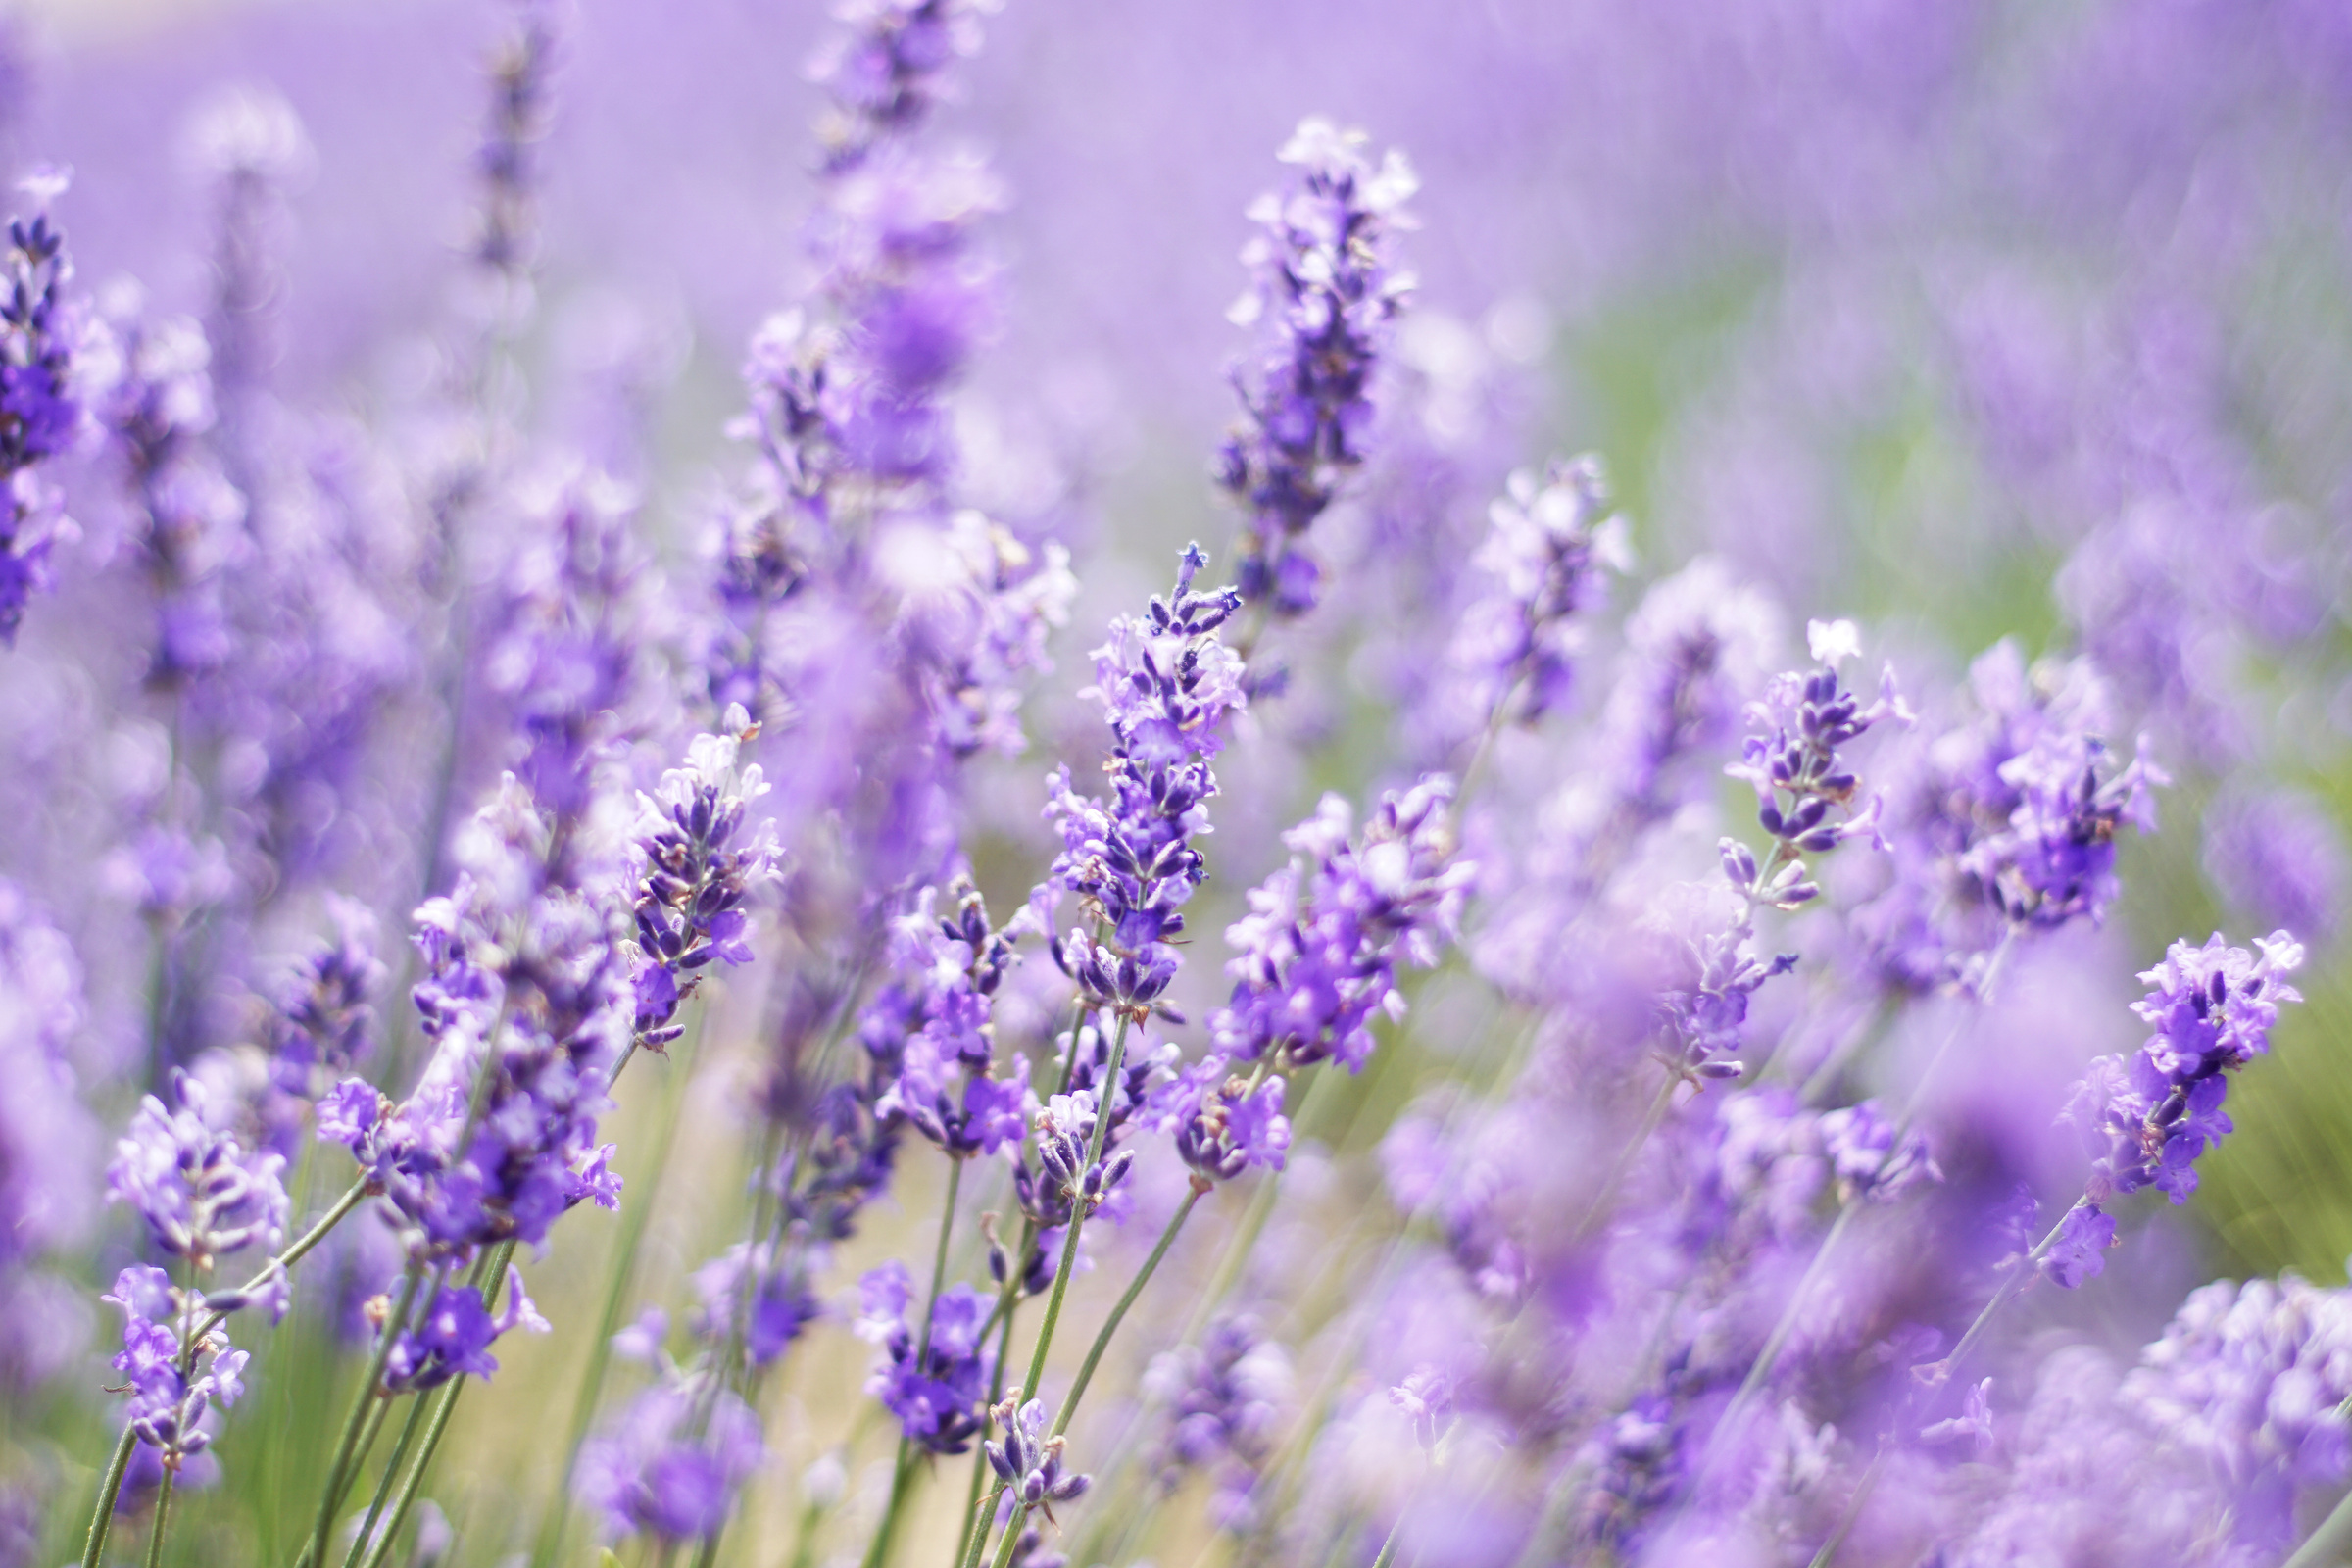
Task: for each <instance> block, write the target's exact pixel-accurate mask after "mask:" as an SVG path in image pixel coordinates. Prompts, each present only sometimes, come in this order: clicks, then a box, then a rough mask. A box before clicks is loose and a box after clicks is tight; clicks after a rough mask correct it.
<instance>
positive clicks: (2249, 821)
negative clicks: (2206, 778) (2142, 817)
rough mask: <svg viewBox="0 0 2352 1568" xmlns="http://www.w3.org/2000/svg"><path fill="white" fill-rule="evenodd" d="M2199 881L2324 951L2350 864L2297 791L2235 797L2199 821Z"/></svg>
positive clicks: (2332, 828) (2324, 819) (2313, 805)
mask: <svg viewBox="0 0 2352 1568" xmlns="http://www.w3.org/2000/svg"><path fill="white" fill-rule="evenodd" d="M2204 830H2205V874H2206V875H2207V876H2208V877H2210V878H2212V879H2213V883H2214V885H2215V886H2216V887H2217V888H2219V889H2220V890H2221V893H2222V896H2223V897H2224V898H2226V899H2228V900H2229V903H2230V904H2231V906H2233V907H2236V908H2239V909H2243V910H2246V911H2248V912H2249V913H2251V914H2253V915H2254V916H2255V917H2256V918H2257V919H2259V920H2261V921H2262V922H2263V923H2264V924H2266V925H2282V926H2284V927H2286V928H2287V929H2288V930H2289V931H2294V932H2299V933H2300V934H2301V935H2302V938H2303V940H2304V941H2305V942H2308V943H2309V944H2311V945H2312V946H2313V947H2315V948H2323V949H2324V948H2326V947H2327V945H2328V943H2330V942H2331V941H2333V940H2334V937H2335V934H2336V932H2337V931H2338V930H2339V929H2340V928H2341V926H2342V921H2343V909H2344V892H2345V888H2346V886H2347V881H2348V879H2352V857H2347V855H2346V854H2345V849H2344V840H2343V835H2342V834H2341V833H2340V832H2339V831H2338V830H2337V828H2336V825H2335V822H2334V821H2333V819H2332V818H2331V817H2330V816H2329V815H2328V814H2327V810H2326V809H2324V808H2323V807H2322V806H2321V805H2320V803H2319V802H2317V801H2315V800H2313V799H2312V798H2311V797H2310V796H2308V795H2306V794H2304V793H2302V792H2301V791H2299V790H2286V789H2274V790H2263V791H2239V792H2236V793H2233V794H2231V795H2230V796H2229V797H2226V798H2225V799H2224V800H2222V801H2220V802H2218V803H2216V805H2215V806H2214V807H2213V809H2210V810H2209V811H2207V812H2206V815H2205V823H2204Z"/></svg>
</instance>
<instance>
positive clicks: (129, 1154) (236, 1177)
mask: <svg viewBox="0 0 2352 1568" xmlns="http://www.w3.org/2000/svg"><path fill="white" fill-rule="evenodd" d="M172 1098H173V1099H174V1100H176V1101H177V1102H178V1106H177V1108H176V1109H174V1108H172V1107H170V1106H167V1105H166V1104H165V1103H164V1102H163V1101H162V1100H161V1099H159V1098H157V1097H156V1096H154V1095H149V1096H148V1097H147V1098H146V1099H145V1100H143V1101H141V1102H140V1103H139V1109H138V1113H137V1114H136V1115H134V1116H133V1117H132V1118H131V1121H130V1127H129V1129H128V1131H126V1132H125V1133H124V1134H123V1138H122V1139H121V1141H120V1142H118V1143H117V1144H116V1145H115V1158H114V1162H113V1163H112V1164H110V1165H108V1166H107V1168H106V1191H107V1196H108V1197H109V1198H111V1199H113V1200H114V1201H116V1202H119V1203H127V1204H129V1205H130V1206H131V1207H132V1208H133V1209H135V1210H137V1212H138V1215H139V1218H140V1219H141V1220H143V1221H145V1222H146V1226H147V1234H148V1237H149V1238H150V1239H151V1240H152V1241H153V1242H154V1243H155V1245H156V1247H157V1248H158V1249H159V1250H162V1251H164V1252H165V1253H167V1254H169V1255H170V1256H172V1257H178V1258H184V1259H186V1260H187V1261H188V1262H189V1263H190V1264H191V1265H192V1266H194V1267H195V1268H197V1269H199V1270H210V1269H211V1268H212V1267H213V1266H214V1265H215V1264H216V1263H217V1262H218V1261H219V1260H220V1259H221V1258H222V1257H225V1256H227V1255H228V1254H229V1253H231V1252H238V1251H242V1250H245V1249H246V1248H248V1247H251V1246H254V1245H255V1244H256V1243H259V1244H260V1245H261V1246H262V1247H264V1248H273V1247H275V1246H276V1245H277V1244H278V1242H279V1241H280V1240H281V1239H282V1238H283V1237H284V1235H285V1229H286V1213H287V1209H288V1207H289V1203H288V1200H287V1198H286V1188H285V1182H284V1179H283V1172H284V1169H285V1159H284V1156H282V1155H279V1154H275V1153H256V1152H249V1151H247V1150H246V1149H245V1148H244V1147H243V1146H242V1145H240V1144H239V1142H238V1141H237V1139H236V1138H235V1137H234V1136H232V1135H231V1134H229V1133H226V1132H222V1131H221V1130H219V1129H217V1128H215V1127H214V1126H213V1125H212V1124H211V1122H210V1121H209V1120H208V1119H207V1112H208V1111H209V1110H211V1109H212V1108H213V1104H212V1100H211V1096H210V1093H209V1091H208V1090H207V1089H206V1088H205V1086H204V1084H203V1083H202V1082H201V1081H200V1080H198V1079H196V1078H193V1077H188V1076H185V1075H183V1076H181V1077H180V1078H178V1079H177V1080H176V1081H175V1082H174V1084H173V1086H172Z"/></svg>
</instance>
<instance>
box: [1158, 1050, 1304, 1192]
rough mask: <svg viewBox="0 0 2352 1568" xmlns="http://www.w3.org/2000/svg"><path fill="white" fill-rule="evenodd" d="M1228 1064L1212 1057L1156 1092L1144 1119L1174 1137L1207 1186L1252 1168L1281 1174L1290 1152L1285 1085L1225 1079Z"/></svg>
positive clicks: (1272, 1080) (1228, 1060)
mask: <svg viewBox="0 0 2352 1568" xmlns="http://www.w3.org/2000/svg"><path fill="white" fill-rule="evenodd" d="M1231 1067H1232V1060H1231V1058H1229V1057H1227V1056H1223V1055H1211V1056H1208V1057H1207V1058H1205V1059H1204V1060H1201V1061H1200V1062H1196V1063H1195V1064H1193V1065H1192V1066H1190V1067H1186V1068H1184V1069H1182V1070H1181V1071H1179V1072H1178V1073H1177V1074H1176V1076H1175V1077H1173V1078H1172V1079H1170V1080H1169V1081H1168V1082H1167V1083H1165V1084H1163V1085H1161V1086H1160V1087H1159V1088H1157V1089H1154V1090H1153V1091H1152V1094H1151V1096H1150V1099H1149V1102H1148V1104H1147V1108H1146V1114H1147V1115H1148V1116H1149V1117H1150V1118H1151V1119H1152V1125H1153V1126H1154V1127H1155V1128H1157V1129H1159V1130H1161V1131H1168V1132H1173V1133H1174V1134H1175V1136H1176V1153H1177V1156H1178V1157H1179V1158H1181V1159H1182V1160H1183V1161H1184V1162H1185V1164H1186V1165H1188V1166H1190V1167H1191V1168H1192V1170H1193V1171H1194V1173H1195V1174H1196V1175H1197V1176H1199V1177H1201V1178H1202V1179H1204V1180H1205V1181H1211V1182H1218V1181H1231V1180H1232V1179H1233V1178H1234V1177H1236V1176H1239V1175H1240V1174H1242V1172H1244V1171H1246V1170H1248V1169H1250V1167H1251V1166H1253V1165H1255V1166H1258V1167H1261V1168H1263V1169H1266V1170H1280V1169H1282V1166H1283V1161H1284V1159H1285V1158H1286V1156H1287V1155H1288V1153H1289V1151H1290V1147H1291V1121H1290V1118H1289V1117H1288V1116H1285V1115H1284V1114H1283V1113H1282V1102H1283V1096H1284V1093H1285V1090H1286V1088H1287V1087H1288V1081H1287V1080H1285V1079H1282V1078H1268V1079H1267V1080H1265V1081H1264V1082H1263V1083H1259V1084H1255V1085H1252V1084H1251V1083H1250V1081H1249V1080H1248V1079H1246V1078H1240V1077H1233V1076H1229V1071H1230V1068H1231Z"/></svg>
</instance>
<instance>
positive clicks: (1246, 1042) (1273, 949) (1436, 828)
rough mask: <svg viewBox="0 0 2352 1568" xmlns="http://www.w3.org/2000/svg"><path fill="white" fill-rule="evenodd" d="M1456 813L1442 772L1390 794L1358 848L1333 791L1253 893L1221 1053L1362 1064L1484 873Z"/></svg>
mask: <svg viewBox="0 0 2352 1568" xmlns="http://www.w3.org/2000/svg"><path fill="white" fill-rule="evenodd" d="M1452 805H1453V781H1452V780H1451V779H1449V778H1447V777H1446V776H1445V775H1443V774H1436V775H1432V776H1431V777H1429V778H1426V779H1423V780H1422V781H1421V782H1420V783H1419V784H1417V785H1415V786H1414V787H1413V788H1412V789H1410V790H1408V791H1406V792H1404V793H1403V794H1397V793H1395V792H1391V793H1390V794H1387V795H1384V796H1383V797H1382V798H1381V803H1380V809H1378V810H1376V811H1375V812H1373V813H1372V816H1371V818H1370V820H1368V821H1367V822H1365V824H1364V829H1363V832H1362V834H1361V835H1360V836H1359V837H1357V838H1356V840H1355V841H1354V842H1353V843H1350V842H1349V833H1350V829H1351V828H1352V826H1353V822H1352V817H1353V812H1352V811H1350V810H1349V809H1348V803H1347V801H1346V800H1344V799H1342V798H1341V797H1339V796H1337V795H1326V796H1325V797H1324V798H1323V801H1322V804H1321V805H1320V806H1319V807H1318V808H1317V809H1316V813H1315V815H1313V816H1312V817H1310V818H1308V819H1307V820H1306V821H1304V822H1302V823H1300V824H1299V826H1297V827H1295V828H1293V829H1291V831H1290V832H1288V833H1286V834H1285V835H1283V842H1284V843H1285V844H1287V845H1289V846H1290V848H1291V851H1292V859H1291V863H1290V865H1288V866H1287V867H1285V868H1284V869H1282V870H1280V871H1277V872H1275V873H1274V875H1273V876H1271V877H1269V878H1268V879H1267V880H1266V881H1265V882H1264V883H1263V884H1261V885H1260V886H1259V887H1257V888H1255V889H1254V890H1252V891H1251V892H1250V913H1249V914H1248V915H1247V916H1245V917H1244V918H1242V919H1241V920H1239V921H1237V922H1235V923H1234V924H1233V925H1232V926H1231V927H1229V928H1228V929H1227V930H1226V933H1225V940H1226V941H1227V942H1228V943H1229V944H1231V945H1232V946H1233V947H1234V948H1236V949H1238V950H1240V951H1239V954H1238V956H1235V957H1234V958H1233V959H1231V960H1230V961H1229V962H1227V964H1226V965H1225V972H1226V973H1228V974H1230V975H1232V976H1233V977H1234V979H1235V982H1236V984H1235V985H1234V988H1233V996H1232V999H1231V1000H1230V1001H1229V1002H1228V1003H1227V1004H1226V1005H1225V1007H1224V1008H1223V1009H1222V1010H1221V1011H1219V1012H1218V1013H1217V1015H1216V1016H1215V1017H1214V1018H1212V1019H1211V1020H1210V1021H1209V1027H1210V1030H1211V1031H1212V1033H1213V1034H1214V1036H1215V1038H1216V1042H1217V1046H1218V1049H1219V1050H1221V1051H1224V1052H1228V1053H1230V1054H1232V1055H1234V1056H1236V1057H1238V1058H1240V1059H1243V1060H1250V1061H1254V1060H1258V1059H1260V1058H1262V1057H1265V1056H1268V1055H1271V1054H1276V1053H1281V1054H1283V1056H1284V1059H1286V1060H1287V1061H1289V1062H1291V1063H1293V1064H1297V1065H1303V1064H1306V1063H1309V1062H1316V1061H1322V1060H1325V1059H1326V1058H1336V1059H1337V1060H1339V1061H1341V1062H1343V1063H1345V1064H1346V1065H1347V1067H1348V1070H1349V1071H1350V1072H1354V1071H1358V1070H1360V1069H1361V1068H1362V1067H1363V1064H1364V1063H1365V1061H1367V1060H1368V1059H1370V1057H1371V1054H1372V1046H1373V1039H1372V1029H1371V1022H1372V1019H1373V1018H1374V1017H1375V1016H1376V1015H1385V1016H1388V1017H1392V1018H1394V1017H1397V1016H1399V1015H1401V1013H1402V1012H1403V1010H1404V997H1403V994H1402V993H1401V992H1399V991H1398V990H1397V966H1398V964H1399V962H1408V963H1413V964H1417V965H1420V966H1423V967H1426V966H1428V965H1430V964H1433V963H1435V962H1436V961H1437V957H1438V954H1439V951H1440V949H1441V947H1442V946H1443V945H1444V944H1445V943H1447V942H1450V941H1451V940H1452V939H1453V937H1454V935H1455V932H1456V929H1457V927H1458V925H1459V922H1460V919H1461V909H1462V903H1463V900H1464V899H1465V898H1466V897H1467V895H1468V890H1469V887H1470V884H1471V881H1472V879H1473V878H1474V877H1475V876H1476V874H1477V868H1476V867H1475V866H1473V865H1470V864H1468V863H1467V862H1465V861H1461V860H1458V859H1456V858H1455V857H1454V830H1453V821H1452V815H1451V811H1452Z"/></svg>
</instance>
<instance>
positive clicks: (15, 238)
mask: <svg viewBox="0 0 2352 1568" xmlns="http://www.w3.org/2000/svg"><path fill="white" fill-rule="evenodd" d="M26 188H27V189H28V190H30V192H31V193H32V195H33V196H34V197H35V199H36V201H37V202H38V204H39V209H38V210H36V211H35V212H34V213H33V215H32V216H31V217H30V218H28V219H27V218H12V219H10V220H9V223H8V250H7V253H6V255H5V257H0V278H4V281H5V284H6V292H5V294H4V295H0V482H5V484H6V486H7V489H8V499H7V507H8V510H7V515H5V516H0V645H5V644H11V643H14V642H15V641H16V636H17V627H18V626H19V625H20V624H22V623H23V621H24V619H25V605H26V604H27V603H28V602H29V601H30V600H31V598H32V596H33V594H34V593H35V592H37V591H39V590H40V589H42V588H43V587H45V586H46V585H47V583H48V580H49V551H50V548H51V547H52V546H53V545H55V544H56V542H57V540H58V538H59V537H60V536H61V534H63V533H64V532H65V530H66V528H67V523H66V519H65V513H64V505H65V503H64V500H63V498H62V497H61V496H60V495H59V493H58V491H57V489H56V487H55V486H54V485H52V484H50V483H49V481H48V480H47V479H46V478H45V477H43V475H42V474H41V472H40V471H39V470H40V468H41V466H43V465H44V464H46V463H47V462H48V461H49V460H50V459H52V458H55V457H56V456H58V455H59V454H60V453H63V452H65V451H67V450H68V449H70V448H71V447H73V445H74V444H75V443H76V442H77V441H78V440H79V439H80V436H81V430H82V426H83V424H84V422H85V419H86V415H85V411H84V409H83V406H82V402H81V400H80V397H79V394H78V391H77V389H76V387H75V386H74V384H73V379H74V375H75V365H74V359H75V355H76V354H77V352H86V350H85V345H84V343H83V335H84V328H83V326H82V323H81V321H80V319H79V317H78V314H77V311H78V308H77V306H76V305H75V304H74V302H73V299H72V298H71V296H69V295H68V293H67V292H66V287H67V285H68V284H69V283H70V282H72V280H73V262H72V261H71V260H69V259H68V257H67V255H66V242H65V236H64V234H63V233H61V232H60V231H59V230H58V228H57V225H55V224H54V223H52V222H50V221H49V215H48V213H47V211H46V207H47V204H48V202H49V200H50V199H52V198H54V197H55V196H56V195H57V194H59V193H60V192H62V191H63V190H64V189H65V180H64V178H63V176H60V175H43V176H36V177H35V178H34V179H33V180H30V181H28V182H27V185H26Z"/></svg>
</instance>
